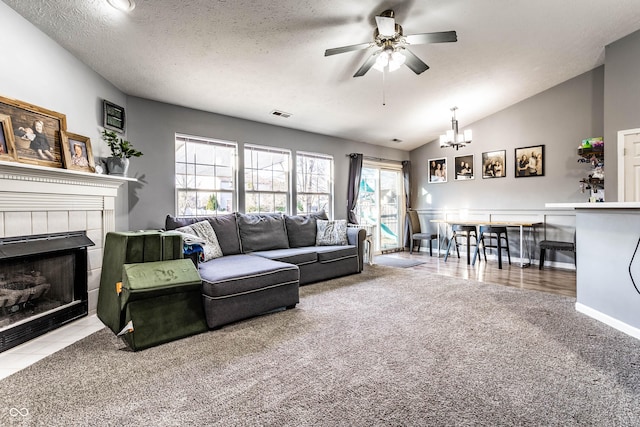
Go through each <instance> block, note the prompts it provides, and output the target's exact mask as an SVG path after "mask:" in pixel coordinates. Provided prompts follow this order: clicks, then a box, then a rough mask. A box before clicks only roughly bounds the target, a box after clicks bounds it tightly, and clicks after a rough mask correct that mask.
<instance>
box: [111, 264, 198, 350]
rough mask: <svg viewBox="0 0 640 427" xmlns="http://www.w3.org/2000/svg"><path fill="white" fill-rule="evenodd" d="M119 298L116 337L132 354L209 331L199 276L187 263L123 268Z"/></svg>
mask: <svg viewBox="0 0 640 427" xmlns="http://www.w3.org/2000/svg"><path fill="white" fill-rule="evenodd" d="M118 298H119V300H120V312H121V313H122V322H123V325H122V329H121V331H120V332H119V333H118V335H119V336H121V337H122V338H123V339H124V340H125V342H126V343H127V344H128V345H129V347H131V349H133V350H134V351H136V350H142V349H145V348H148V347H152V346H155V345H158V344H162V343H165V342H169V341H173V340H176V339H179V338H184V337H187V336H190V335H194V334H198V333H200V332H205V331H207V330H208V327H207V322H206V320H205V316H204V309H203V305H202V290H201V281H200V275H199V274H198V271H197V270H196V267H195V266H194V265H193V263H192V262H191V260H189V259H179V260H172V261H157V262H145V263H138V264H125V265H124V266H123V267H122V289H121V290H120V293H119V296H118Z"/></svg>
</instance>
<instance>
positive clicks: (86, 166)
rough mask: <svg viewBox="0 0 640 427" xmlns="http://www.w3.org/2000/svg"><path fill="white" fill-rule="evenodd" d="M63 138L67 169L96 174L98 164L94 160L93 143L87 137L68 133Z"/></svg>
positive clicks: (63, 152)
mask: <svg viewBox="0 0 640 427" xmlns="http://www.w3.org/2000/svg"><path fill="white" fill-rule="evenodd" d="M60 135H61V136H62V154H63V156H62V158H63V159H64V166H65V167H66V168H67V169H72V170H80V171H85V172H95V171H96V164H95V162H94V160H93V151H92V150H91V141H90V140H89V138H87V137H86V136H82V135H77V134H75V133H70V132H66V131H62V132H60Z"/></svg>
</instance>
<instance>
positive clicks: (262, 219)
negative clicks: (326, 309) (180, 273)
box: [165, 213, 366, 329]
mask: <svg viewBox="0 0 640 427" xmlns="http://www.w3.org/2000/svg"><path fill="white" fill-rule="evenodd" d="M318 219H322V220H326V219H327V218H326V215H325V214H324V213H319V214H312V215H305V216H288V215H279V214H273V215H271V214H268V215H262V214H242V213H233V214H227V215H218V216H211V217H174V216H171V215H168V216H167V218H166V220H165V228H166V229H167V230H175V229H176V228H180V227H183V226H187V225H191V224H195V223H197V222H201V221H208V222H209V223H210V224H211V227H212V228H213V230H214V231H215V234H216V237H217V240H218V243H219V245H220V249H221V250H222V255H223V256H221V257H218V258H214V259H210V260H208V261H206V262H201V263H199V265H198V270H199V273H200V277H201V278H202V297H203V303H204V308H205V315H206V318H207V324H208V326H209V328H212V329H214V328H219V327H221V326H223V325H226V324H229V323H232V322H235V321H238V320H242V319H246V318H249V317H253V316H256V315H259V314H262V313H265V312H267V311H271V310H274V309H278V308H293V307H295V305H296V304H297V303H298V302H299V296H298V287H299V285H304V284H308V283H313V282H317V281H321V280H327V279H331V278H334V277H339V276H344V275H348V274H354V273H359V272H361V271H362V266H363V242H364V238H365V235H366V233H365V230H362V229H358V228H347V229H346V234H347V241H346V242H344V243H345V244H341V245H321V246H318V245H316V231H317V220H318Z"/></svg>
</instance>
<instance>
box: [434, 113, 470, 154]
mask: <svg viewBox="0 0 640 427" xmlns="http://www.w3.org/2000/svg"><path fill="white" fill-rule="evenodd" d="M457 109H458V107H453V108H452V109H451V111H452V112H453V117H452V118H451V130H448V131H447V133H446V134H444V135H440V148H446V147H454V148H455V149H456V150H457V149H458V148H460V147H464V146H466V145H468V144H471V129H467V130H465V131H464V133H460V132H458V120H457V119H456V110H457Z"/></svg>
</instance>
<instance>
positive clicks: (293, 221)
mask: <svg viewBox="0 0 640 427" xmlns="http://www.w3.org/2000/svg"><path fill="white" fill-rule="evenodd" d="M318 219H324V220H327V219H329V218H327V214H326V213H325V212H324V210H322V211H320V212H314V213H310V214H308V215H295V216H289V215H285V217H284V223H285V226H286V227H287V237H288V238H289V247H291V248H299V247H303V246H315V245H316V233H317V225H316V220H318Z"/></svg>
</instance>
